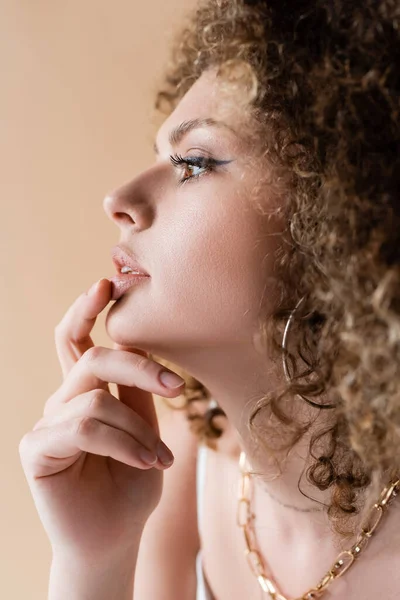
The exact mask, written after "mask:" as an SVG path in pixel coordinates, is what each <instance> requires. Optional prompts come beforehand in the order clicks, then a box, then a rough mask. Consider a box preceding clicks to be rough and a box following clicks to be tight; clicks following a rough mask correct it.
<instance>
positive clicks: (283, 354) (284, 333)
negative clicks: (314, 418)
mask: <svg viewBox="0 0 400 600" xmlns="http://www.w3.org/2000/svg"><path fill="white" fill-rule="evenodd" d="M304 298H305V296H303V297H302V298H300V300H299V301H298V302H297V304H296V306H295V308H294V309H293V310H292V311H291V313H290V316H289V319H288V322H287V323H286V327H285V330H284V332H283V338H282V344H281V346H282V350H283V352H282V363H283V371H284V373H285V377H286V381H288V382H290V381H291V380H292V378H291V376H290V374H289V369H288V364H287V357H286V353H287V337H288V331H289V327H290V324H291V322H292V320H293V316H294V314H295V312H296V310H297V309H298V307H299V306H300V304H301V303H302V302H303V300H304ZM296 395H297V396H300V398H302V399H303V400H305V402H307V403H308V404H310V405H311V406H314V408H336V405H335V404H318V403H317V402H313V401H312V400H309V398H306V397H305V396H303V395H302V394H296Z"/></svg>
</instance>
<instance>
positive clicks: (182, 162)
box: [169, 154, 231, 185]
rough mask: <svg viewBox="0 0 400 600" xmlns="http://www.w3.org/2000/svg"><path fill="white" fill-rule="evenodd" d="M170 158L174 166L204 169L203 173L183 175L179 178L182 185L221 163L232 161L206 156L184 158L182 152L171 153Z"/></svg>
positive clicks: (185, 168)
mask: <svg viewBox="0 0 400 600" xmlns="http://www.w3.org/2000/svg"><path fill="white" fill-rule="evenodd" d="M169 158H170V161H171V164H172V165H173V166H174V167H177V168H180V169H181V170H184V171H185V170H188V169H189V170H190V169H203V171H202V172H201V173H191V174H190V175H189V176H187V177H182V178H181V179H180V180H179V184H180V185H182V184H183V183H185V182H187V181H189V180H193V179H197V178H198V177H201V176H202V175H205V174H206V173H211V172H213V171H215V170H216V168H217V167H219V166H220V165H223V164H227V163H229V162H231V161H230V160H216V159H215V158H210V157H206V156H187V157H186V158H183V157H182V156H181V155H180V154H174V155H171V156H170V157H169Z"/></svg>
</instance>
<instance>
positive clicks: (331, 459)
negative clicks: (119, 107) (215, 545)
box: [155, 0, 400, 537]
mask: <svg viewBox="0 0 400 600" xmlns="http://www.w3.org/2000/svg"><path fill="white" fill-rule="evenodd" d="M399 36H400V6H399V4H398V2H395V1H394V0H380V1H379V2H376V0H360V1H359V2H357V1H354V2H347V1H346V0H335V1H333V0H332V1H329V2H326V0H293V1H291V0H279V1H278V0H269V1H264V2H262V1H257V0H254V1H250V0H248V1H245V0H221V1H218V0H205V1H203V2H200V3H198V5H197V7H196V9H195V10H194V11H193V12H192V13H191V14H189V16H188V17H187V21H186V23H185V24H184V25H183V27H182V29H181V30H180V31H179V33H178V34H177V36H176V38H175V40H174V43H173V46H172V53H171V59H170V63H169V65H168V66H167V69H166V71H165V73H164V75H163V81H162V83H160V88H159V90H158V92H157V96H156V104H155V106H156V109H157V110H158V111H160V112H161V113H162V114H165V115H168V114H169V113H170V112H171V111H172V110H173V109H174V108H175V106H176V105H177V103H178V102H179V100H180V99H181V98H182V96H183V95H184V94H185V93H186V92H187V91H188V89H189V88H190V87H191V85H192V84H193V83H194V82H195V81H196V80H197V79H198V78H199V77H200V76H201V74H202V73H203V72H204V71H205V70H206V69H208V68H210V67H216V68H218V73H219V75H220V77H221V78H222V79H223V78H224V77H226V78H228V79H229V74H230V73H233V72H235V73H236V75H237V71H238V65H240V64H242V65H243V67H244V68H243V73H244V74H246V76H247V75H248V74H249V72H250V73H251V85H250V87H249V86H248V85H247V86H243V89H244V87H246V90H247V92H246V93H247V96H248V97H249V90H250V106H251V111H252V114H253V115H254V117H255V118H254V120H253V123H254V124H257V126H256V125H254V126H255V127H257V136H258V138H259V139H260V141H261V144H262V147H263V156H264V160H265V161H266V162H267V163H268V164H269V165H270V166H271V170H272V178H271V179H270V181H268V185H269V186H275V187H274V189H276V190H284V193H285V203H284V206H282V207H281V210H282V211H283V214H284V217H285V219H286V222H287V225H288V229H289V231H290V236H291V243H290V244H283V245H282V246H281V248H280V249H279V252H278V253H277V255H276V268H277V273H278V274H279V281H280V284H281V297H280V303H279V306H278V307H277V308H276V311H275V312H274V314H273V315H272V317H269V318H268V319H267V318H265V319H264V320H263V321H261V322H260V328H261V330H262V332H263V336H264V338H265V342H266V344H267V345H268V348H269V350H270V354H271V357H272V358H274V359H277V360H280V359H281V356H282V346H281V342H282V331H283V327H284V325H285V323H286V321H287V318H288V316H289V314H290V312H291V311H292V310H293V307H294V305H295V304H296V303H297V301H298V300H299V299H300V298H301V297H303V296H304V298H305V301H304V302H303V303H302V304H301V306H300V308H299V310H298V311H296V313H295V314H294V317H295V319H294V322H293V324H292V329H291V340H292V341H291V343H290V346H291V347H290V348H289V349H288V358H289V359H290V362H291V364H292V368H293V369H296V364H297V362H298V360H299V358H301V360H302V361H303V363H304V365H305V367H304V369H303V371H301V372H300V373H296V375H295V376H293V379H292V383H291V384H288V385H287V386H285V389H284V390H283V391H279V392H277V391H276V390H274V391H271V392H270V393H268V394H267V395H266V396H265V397H263V398H260V400H259V402H258V403H257V405H256V407H255V410H254V414H253V415H252V418H251V420H250V426H251V428H252V429H253V431H254V434H255V435H257V436H258V438H260V439H261V440H262V441H263V443H264V444H265V446H266V447H267V448H268V449H269V450H270V451H271V452H278V451H279V452H281V451H282V450H285V449H286V450H287V451H288V450H289V449H290V448H292V447H293V446H294V444H295V443H296V442H297V441H299V440H300V439H301V437H302V436H303V435H304V434H305V433H306V431H308V429H309V426H308V425H306V426H305V425H304V424H300V423H297V422H296V421H295V420H294V419H293V418H289V417H288V415H287V414H286V413H285V410H284V406H285V405H284V399H288V398H289V399H290V398H293V397H294V396H295V395H296V394H302V395H304V396H306V397H308V398H312V401H313V402H317V401H318V398H320V399H321V398H323V397H326V396H327V395H328V396H329V401H330V402H331V403H334V405H335V408H334V411H331V412H332V413H333V414H334V419H333V420H332V423H331V425H330V426H329V427H325V428H324V429H323V430H321V431H319V432H318V433H316V434H315V435H313V436H312V439H311V442H310V447H309V453H310V460H311V465H310V467H309V468H308V470H307V473H306V475H307V479H308V481H309V482H311V483H312V484H313V485H315V486H316V487H317V488H319V489H320V490H326V489H328V488H331V504H330V506H329V509H328V515H329V517H330V519H331V521H332V523H333V525H334V528H335V529H336V531H337V532H338V533H340V534H341V535H342V536H345V537H346V536H350V535H352V534H353V533H354V523H355V521H354V519H353V517H355V516H356V515H357V514H358V515H359V514H360V512H361V511H362V509H363V507H365V502H366V498H367V497H368V494H370V495H371V497H372V496H373V494H376V495H377V493H378V492H379V491H380V487H381V486H382V485H383V484H384V483H387V481H388V479H389V477H391V476H393V474H395V473H397V472H398V471H399V470H400V464H399V463H400V451H399V448H400V369H399V365H400V200H399V190H400V181H399V180H400V151H399V150H400V147H399V141H400V135H399V134H400V131H399V92H400V38H399ZM239 70H240V69H239ZM236 75H235V76H236ZM259 208H260V210H262V206H260V207H259ZM158 360H159V359H158ZM296 370H297V369H296ZM185 379H186V381H187V386H186V390H185V399H186V403H185V410H187V411H188V417H189V419H190V420H191V421H192V422H193V423H194V424H196V425H197V430H198V432H199V434H200V435H201V436H202V437H203V438H207V439H212V438H213V437H214V438H215V437H218V436H219V435H221V433H222V430H221V428H218V427H216V426H215V423H214V416H215V415H221V414H223V411H222V410H221V409H220V408H216V409H215V408H214V409H211V410H206V411H205V412H204V411H203V412H201V411H200V410H194V409H193V407H194V406H195V405H198V401H202V400H208V399H209V398H210V395H209V393H208V390H206V389H205V388H204V386H202V384H201V383H200V382H198V381H196V380H195V379H193V378H192V377H189V376H186V377H185ZM320 403H321V404H323V402H322V401H321V402H320ZM318 410H322V409H317V408H316V409H315V411H318ZM268 411H269V413H268ZM261 415H263V417H265V415H268V417H269V419H265V418H262V419H260V418H259V417H260V416H261ZM276 420H278V422H279V423H280V424H281V425H282V428H284V431H285V432H286V433H287V435H285V436H283V439H284V440H285V444H284V446H283V445H281V446H280V447H279V448H278V447H277V445H276V443H277V442H276V439H275V441H274V444H273V445H272V443H271V440H272V439H273V436H272V432H273V430H274V429H275V428H276ZM257 423H259V425H257ZM268 423H270V427H269V425H268Z"/></svg>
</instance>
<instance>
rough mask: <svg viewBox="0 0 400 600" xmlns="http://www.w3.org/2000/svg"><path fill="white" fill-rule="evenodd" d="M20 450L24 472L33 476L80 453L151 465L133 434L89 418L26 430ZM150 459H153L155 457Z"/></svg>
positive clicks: (64, 464)
mask: <svg viewBox="0 0 400 600" xmlns="http://www.w3.org/2000/svg"><path fill="white" fill-rule="evenodd" d="M19 452H20V456H21V461H22V463H23V464H24V466H25V471H26V472H27V473H29V474H30V476H33V477H44V476H48V475H52V474H54V473H58V472H60V471H64V470H65V469H67V468H68V467H69V466H70V465H71V464H73V463H75V462H76V461H77V460H78V459H79V457H80V456H81V454H82V452H90V453H91V454H97V455H100V456H110V457H111V458H114V459H115V460H118V461H120V462H122V463H125V464H126V465H129V466H132V467H137V468H139V469H150V468H152V466H153V464H149V463H148V462H146V456H147V454H146V453H148V452H149V451H148V450H147V449H146V448H144V447H143V446H142V445H141V444H139V442H137V441H136V440H135V439H134V438H133V437H132V436H130V435H129V434H128V433H126V432H125V431H121V430H120V429H116V428H115V427H111V426H109V425H106V424H104V423H102V422H100V421H97V420H96V419H93V418H91V417H77V418H74V419H70V420H68V421H63V422H61V423H59V424H56V425H54V426H53V427H45V428H39V429H36V430H32V431H29V432H28V433H27V434H25V436H24V437H23V438H22V440H21V442H20V445H19ZM152 459H153V460H154V461H156V460H157V457H156V456H155V455H154V456H153V457H152Z"/></svg>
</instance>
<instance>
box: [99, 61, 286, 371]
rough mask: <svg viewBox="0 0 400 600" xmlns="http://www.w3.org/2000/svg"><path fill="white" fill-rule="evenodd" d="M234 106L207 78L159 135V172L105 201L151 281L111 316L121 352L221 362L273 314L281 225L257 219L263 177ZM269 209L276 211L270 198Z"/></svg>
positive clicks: (211, 75) (212, 77)
mask: <svg viewBox="0 0 400 600" xmlns="http://www.w3.org/2000/svg"><path fill="white" fill-rule="evenodd" d="M232 100H234V99H232V97H229V95H227V94H226V91H225V92H222V91H221V87H220V85H219V81H218V78H217V77H216V74H215V72H214V71H212V70H210V71H206V72H204V73H203V74H202V76H201V77H200V78H199V79H198V80H197V81H196V82H195V83H194V84H193V85H192V87H191V88H190V89H189V91H188V92H187V93H186V95H185V96H184V97H183V98H182V99H181V100H180V102H179V104H178V105H177V106H176V108H175V110H174V111H173V112H172V113H171V114H170V115H169V116H168V118H167V119H166V120H165V121H164V122H163V124H162V126H161V127H160V129H159V131H158V134H157V137H156V145H155V148H156V160H155V162H154V164H153V165H152V166H150V167H149V168H148V169H147V170H145V171H143V172H141V173H139V174H138V175H137V176H136V177H135V178H134V179H132V180H131V181H129V182H128V183H126V184H125V185H123V186H122V187H120V188H119V189H117V190H115V191H113V192H112V193H110V194H108V195H107V197H106V198H105V200H104V210H105V211H106V213H107V215H108V216H109V218H110V219H112V220H113V221H114V222H115V223H116V225H117V226H118V227H119V228H120V233H121V235H120V243H121V245H122V246H124V247H125V248H127V249H128V250H130V251H131V252H132V253H133V254H134V255H135V256H136V258H137V259H138V262H139V264H140V265H141V266H142V267H143V268H144V269H145V270H146V271H147V272H148V273H149V274H150V278H146V279H144V280H143V281H141V282H140V283H139V284H138V285H135V286H133V287H131V288H129V290H128V291H127V292H126V293H125V294H124V295H123V296H122V297H121V298H120V299H119V300H117V301H116V302H115V303H114V304H113V305H112V307H111V309H110V310H109V312H108V314H107V319H106V329H107V333H108V334H109V336H110V337H111V338H112V339H113V340H114V341H115V342H117V343H119V344H122V345H125V346H133V347H136V348H141V349H143V350H145V351H148V352H152V353H154V354H156V355H158V356H160V357H165V358H167V359H169V360H172V361H174V359H175V360H176V359H177V358H179V356H182V355H184V354H185V353H186V354H187V353H190V354H192V355H194V354H195V353H196V352H198V351H200V350H205V349H209V350H212V349H214V350H216V351H217V352H219V351H221V352H224V349H228V348H232V347H234V346H236V347H238V346H243V347H245V346H247V345H248V344H251V343H252V336H253V334H254V333H255V332H256V331H257V327H258V318H259V313H260V310H261V305H262V303H263V309H262V310H263V311H264V312H265V310H268V306H269V304H270V305H271V308H272V305H273V303H274V277H273V263H274V251H275V250H276V248H277V246H278V245H279V242H280V239H281V236H280V233H279V232H280V231H281V230H282V224H280V223H279V222H277V221H274V220H273V219H266V218H265V216H264V217H263V216H262V215H261V214H260V213H259V212H258V211H256V210H255V209H254V205H253V202H252V194H253V193H254V190H255V188H256V186H257V183H258V182H259V180H260V177H261V176H262V175H263V173H262V171H263V168H265V167H263V164H262V163H259V162H258V161H257V160H255V155H256V153H255V149H254V143H253V142H254V140H253V141H252V139H251V136H248V135H247V136H242V135H241V131H244V130H245V125H246V123H244V122H243V120H244V119H245V118H248V117H245V116H244V111H241V110H239V109H238V108H237V104H236V103H235V102H234V101H233V102H232ZM205 120H207V121H205ZM211 120H213V121H214V124H212V123H211ZM188 122H191V123H192V125H193V124H194V125H196V124H197V126H194V127H187V124H188ZM182 124H185V125H186V126H185V127H184V128H182V127H181V129H180V131H179V130H176V128H179V127H180V126H181V125H182ZM174 130H176V131H175V133H174V134H173V132H174ZM171 156H175V162H174V161H173V160H172V161H171V158H170V157H171ZM179 157H183V158H184V159H189V158H190V159H194V158H196V160H197V164H189V165H188V164H176V161H177V159H178V158H179ZM199 158H201V159H202V161H201V160H200V161H199ZM208 160H209V161H210V162H207V161H208ZM263 202H265V205H268V203H269V202H270V203H272V198H269V196H268V190H264V191H263Z"/></svg>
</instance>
